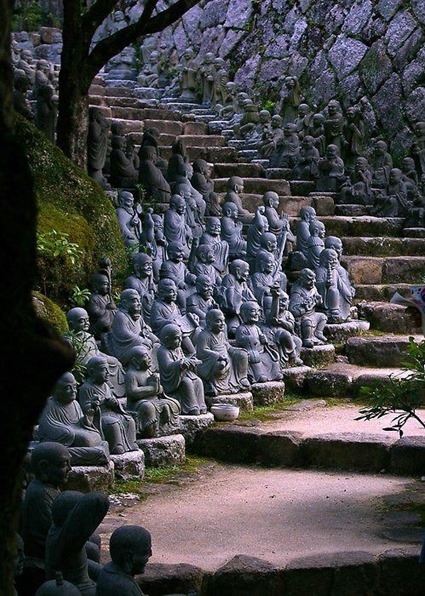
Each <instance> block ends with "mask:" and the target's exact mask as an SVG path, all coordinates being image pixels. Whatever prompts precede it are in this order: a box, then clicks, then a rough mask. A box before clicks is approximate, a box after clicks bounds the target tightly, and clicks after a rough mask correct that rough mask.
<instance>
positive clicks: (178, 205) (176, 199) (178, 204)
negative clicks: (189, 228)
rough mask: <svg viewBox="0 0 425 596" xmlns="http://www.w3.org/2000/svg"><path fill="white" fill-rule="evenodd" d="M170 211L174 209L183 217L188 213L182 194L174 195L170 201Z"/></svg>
mask: <svg viewBox="0 0 425 596" xmlns="http://www.w3.org/2000/svg"><path fill="white" fill-rule="evenodd" d="M170 209H173V210H174V211H175V212H176V213H178V214H179V215H183V214H184V212H185V211H186V201H185V200H184V197H183V196H182V195H180V194H178V195H173V196H172V197H171V199H170Z"/></svg>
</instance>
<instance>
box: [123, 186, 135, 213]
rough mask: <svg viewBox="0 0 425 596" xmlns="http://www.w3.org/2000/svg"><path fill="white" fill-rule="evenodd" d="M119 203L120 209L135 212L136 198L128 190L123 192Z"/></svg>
mask: <svg viewBox="0 0 425 596" xmlns="http://www.w3.org/2000/svg"><path fill="white" fill-rule="evenodd" d="M119 202H120V207H122V208H123V209H125V210H126V211H131V212H133V208H134V196H133V194H132V193H131V192H129V191H127V190H122V191H121V192H120V195H119Z"/></svg>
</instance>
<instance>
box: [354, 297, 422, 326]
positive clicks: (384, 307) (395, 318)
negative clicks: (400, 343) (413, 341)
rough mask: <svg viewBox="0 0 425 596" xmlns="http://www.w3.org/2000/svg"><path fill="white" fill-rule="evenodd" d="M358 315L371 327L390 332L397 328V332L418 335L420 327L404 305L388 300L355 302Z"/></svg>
mask: <svg viewBox="0 0 425 596" xmlns="http://www.w3.org/2000/svg"><path fill="white" fill-rule="evenodd" d="M357 309H358V312H359V316H361V317H362V318H364V319H367V320H368V321H369V322H370V325H371V328H372V329H376V330H378V331H386V332H388V333H391V332H393V331H394V329H397V331H398V332H399V333H406V334H409V333H414V334H417V335H419V334H420V333H421V328H420V327H417V326H416V321H415V320H414V318H412V316H411V315H410V314H409V313H408V312H407V310H406V307H405V306H400V305H398V304H389V303H388V302H367V301H365V300H364V301H362V302H359V303H358V304H357Z"/></svg>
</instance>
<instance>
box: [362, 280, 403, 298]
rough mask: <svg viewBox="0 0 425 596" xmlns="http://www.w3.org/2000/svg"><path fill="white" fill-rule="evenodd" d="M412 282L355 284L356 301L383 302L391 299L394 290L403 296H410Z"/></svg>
mask: <svg viewBox="0 0 425 596" xmlns="http://www.w3.org/2000/svg"><path fill="white" fill-rule="evenodd" d="M411 286H412V284H401V283H400V284H356V298H355V300H356V302H359V301H360V300H366V301H367V302H383V301H385V300H388V301H389V300H391V298H392V297H393V296H394V294H395V293H396V292H398V293H399V294H401V295H402V296H403V297H404V298H406V297H408V296H410V288H411Z"/></svg>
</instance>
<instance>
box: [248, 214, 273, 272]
mask: <svg viewBox="0 0 425 596" xmlns="http://www.w3.org/2000/svg"><path fill="white" fill-rule="evenodd" d="M265 212H266V208H265V207H264V206H263V205H261V206H260V207H257V210H256V212H255V216H254V219H253V220H252V223H251V224H250V225H249V228H248V233H247V237H246V240H247V246H246V255H247V260H248V262H249V263H250V264H252V265H253V269H255V259H256V258H257V253H258V251H259V250H260V248H261V237H262V235H263V234H264V233H265V232H268V231H269V222H268V221H267V218H266V216H265V215H264V214H265Z"/></svg>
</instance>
